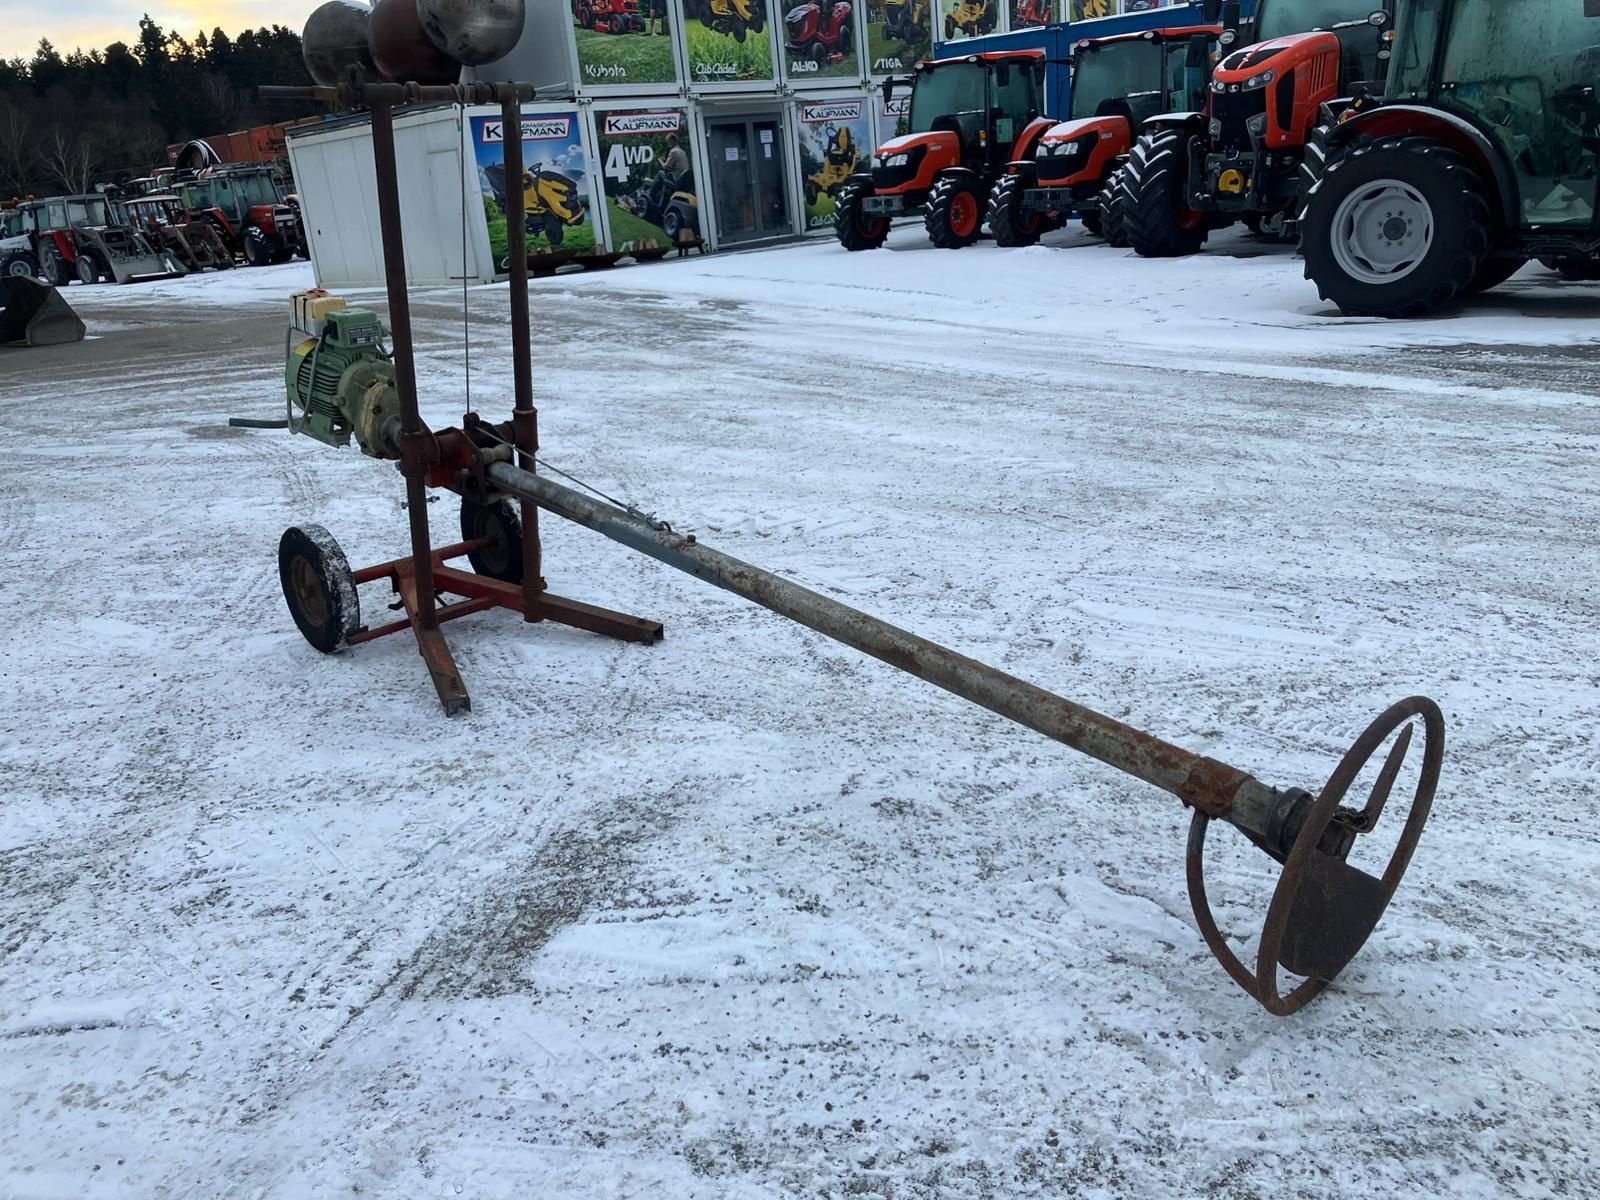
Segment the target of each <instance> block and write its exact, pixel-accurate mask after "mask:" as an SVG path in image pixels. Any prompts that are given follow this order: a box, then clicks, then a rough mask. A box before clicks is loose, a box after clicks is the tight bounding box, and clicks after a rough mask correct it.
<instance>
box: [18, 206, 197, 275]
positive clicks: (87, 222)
mask: <svg viewBox="0 0 1600 1200" xmlns="http://www.w3.org/2000/svg"><path fill="white" fill-rule="evenodd" d="M6 229H7V231H8V233H9V234H10V238H8V245H10V244H15V245H18V246H19V247H20V242H16V241H13V240H12V239H20V238H26V239H27V241H28V244H29V246H31V253H29V252H19V253H12V254H8V263H7V267H6V269H7V271H8V272H14V273H16V274H23V273H24V271H25V269H26V268H27V267H29V266H32V267H33V268H34V269H35V270H36V272H37V274H38V275H39V277H40V278H42V279H43V280H44V281H45V282H46V283H48V284H50V285H52V286H53V287H65V286H66V285H67V284H69V283H71V282H72V281H73V280H74V279H76V280H78V281H79V282H80V283H99V282H100V281H101V280H102V279H106V280H110V281H112V282H113V283H128V282H130V281H131V280H134V279H139V278H147V277H152V276H160V275H181V274H183V269H182V267H181V266H180V265H179V264H178V263H177V261H176V260H175V259H173V258H172V256H171V255H169V254H166V253H164V252H163V251H162V250H161V249H159V248H158V247H156V246H153V245H151V243H150V241H149V240H148V239H147V238H146V237H145V236H144V235H143V234H142V233H140V232H139V231H138V230H137V229H134V228H132V227H131V226H128V225H124V224H122V223H121V222H120V221H119V220H117V219H116V217H115V216H114V214H113V213H112V211H111V205H110V204H109V202H108V201H107V200H106V197H105V196H103V195H100V194H99V193H95V194H93V195H83V196H50V197H47V198H46V199H43V200H30V201H28V202H27V203H25V204H19V205H18V206H17V207H16V209H15V210H13V211H12V212H11V213H8V214H7V222H6Z"/></svg>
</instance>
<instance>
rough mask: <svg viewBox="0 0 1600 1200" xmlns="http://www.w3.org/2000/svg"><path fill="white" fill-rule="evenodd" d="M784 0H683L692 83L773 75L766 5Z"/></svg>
mask: <svg viewBox="0 0 1600 1200" xmlns="http://www.w3.org/2000/svg"><path fill="white" fill-rule="evenodd" d="M782 2H783V0H684V4H683V9H684V15H683V40H684V42H685V44H686V45H687V46H688V50H689V78H690V79H691V80H693V81H694V82H695V83H739V82H742V81H746V80H751V79H771V78H772V40H771V35H770V34H769V33H768V32H767V25H768V22H769V20H770V14H769V11H768V5H769V4H779V3H782Z"/></svg>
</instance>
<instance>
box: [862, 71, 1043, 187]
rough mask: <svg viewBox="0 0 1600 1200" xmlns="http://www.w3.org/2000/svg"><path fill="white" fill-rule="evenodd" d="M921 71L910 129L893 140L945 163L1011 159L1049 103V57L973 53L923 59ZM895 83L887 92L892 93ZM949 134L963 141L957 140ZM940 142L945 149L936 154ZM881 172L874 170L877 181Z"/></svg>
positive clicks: (978, 165) (977, 166)
mask: <svg viewBox="0 0 1600 1200" xmlns="http://www.w3.org/2000/svg"><path fill="white" fill-rule="evenodd" d="M916 72H917V73H916V74H915V75H914V76H912V84H911V108H910V114H909V115H910V128H911V133H909V134H908V135H906V136H905V137H902V138H896V139H895V140H894V143H893V144H894V145H895V146H896V147H897V149H896V152H895V153H896V154H898V153H900V152H903V151H905V150H908V149H910V148H913V147H916V146H923V147H927V148H928V152H929V153H930V154H934V156H935V157H936V158H938V159H939V161H940V163H941V165H944V166H955V165H960V166H963V167H966V168H968V169H970V170H976V171H984V170H992V169H993V168H995V167H996V166H998V165H1000V164H1002V163H1004V162H1005V161H1006V157H1007V155H1008V154H1009V152H1010V150H1011V146H1012V143H1013V142H1014V141H1016V138H1017V135H1018V134H1019V133H1020V132H1021V131H1022V130H1023V129H1025V128H1026V127H1027V125H1028V123H1029V122H1030V121H1032V120H1034V119H1035V118H1037V117H1038V116H1039V115H1040V113H1041V111H1042V110H1043V107H1044V106H1043V102H1042V100H1041V96H1042V93H1043V85H1044V61H1043V58H1042V57H1040V56H1037V55H1035V54H972V55H968V56H967V57H965V58H960V59H954V60H946V61H944V62H922V63H918V64H917V67H916ZM893 82H894V81H892V80H891V81H890V84H889V85H886V88H887V89H888V90H887V91H886V94H892V85H893ZM945 134H954V135H955V136H956V138H957V139H958V140H957V141H956V142H954V143H952V142H950V141H949V139H948V138H945V137H943V136H941V135H945ZM887 145H888V143H886V146H887ZM936 146H937V147H938V148H939V149H940V150H941V151H943V153H942V154H935V153H934V147H936ZM882 157H883V155H882V153H881V152H880V153H879V158H880V159H881V158H882ZM891 157H894V155H891ZM877 176H878V172H877V171H876V170H874V172H873V177H874V181H876V179H877ZM879 190H880V191H882V190H884V189H883V188H880V189H879Z"/></svg>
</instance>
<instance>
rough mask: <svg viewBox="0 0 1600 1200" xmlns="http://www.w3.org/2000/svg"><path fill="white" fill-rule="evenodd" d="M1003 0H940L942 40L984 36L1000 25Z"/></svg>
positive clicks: (952, 40)
mask: <svg viewBox="0 0 1600 1200" xmlns="http://www.w3.org/2000/svg"><path fill="white" fill-rule="evenodd" d="M1002 2H1003V0H939V30H940V32H941V33H942V34H943V36H942V37H941V38H940V39H939V40H940V41H942V42H959V41H964V40H965V39H967V38H975V37H982V36H983V35H984V34H986V33H993V32H994V31H995V30H996V29H998V28H999V27H1000V5H1001V3H1002Z"/></svg>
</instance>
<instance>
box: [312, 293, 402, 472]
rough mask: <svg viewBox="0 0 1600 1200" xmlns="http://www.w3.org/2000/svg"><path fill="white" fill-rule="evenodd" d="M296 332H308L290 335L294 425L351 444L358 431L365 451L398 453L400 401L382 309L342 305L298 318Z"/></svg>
mask: <svg viewBox="0 0 1600 1200" xmlns="http://www.w3.org/2000/svg"><path fill="white" fill-rule="evenodd" d="M293 332H295V333H299V334H303V335H306V336H304V337H303V339H302V340H299V341H298V342H297V341H295V340H294V339H293V338H291V340H290V347H289V362H288V366H287V367H286V368H285V369H284V384H285V386H286V387H287V388H288V393H289V428H290V429H291V430H292V431H294V432H295V433H307V434H310V435H311V436H312V437H314V438H316V439H317V440H318V441H319V442H326V443H327V444H328V445H330V446H348V445H349V444H350V438H351V436H352V435H353V436H354V437H355V439H356V445H357V446H359V447H360V448H361V453H363V454H368V455H371V456H372V457H373V458H398V457H399V453H398V450H397V449H396V448H395V442H394V438H395V434H396V432H397V431H398V428H399V420H400V400H399V396H398V395H397V394H396V392H395V386H394V364H393V363H391V362H390V360H389V354H388V352H387V351H386V350H385V349H384V348H383V335H384V329H383V323H382V322H381V321H379V320H378V317H377V314H376V313H371V312H366V311H364V310H362V309H356V308H343V307H340V308H337V309H333V310H331V311H327V312H326V315H323V316H320V317H317V318H314V319H311V318H301V319H297V320H296V321H295V322H294V325H293ZM386 427H387V428H386Z"/></svg>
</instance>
